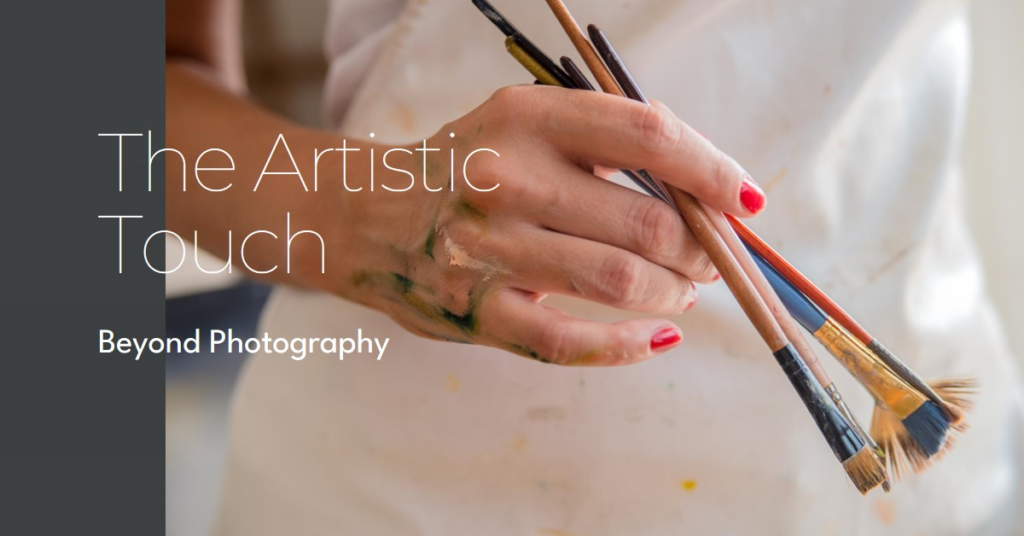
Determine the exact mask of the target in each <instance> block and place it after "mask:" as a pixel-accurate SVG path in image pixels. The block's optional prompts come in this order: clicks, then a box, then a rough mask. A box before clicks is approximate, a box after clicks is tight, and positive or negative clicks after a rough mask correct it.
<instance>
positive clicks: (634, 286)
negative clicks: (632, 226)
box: [599, 254, 645, 306]
mask: <svg viewBox="0 0 1024 536" xmlns="http://www.w3.org/2000/svg"><path fill="white" fill-rule="evenodd" d="M599 278H600V280H599V285H600V289H601V291H602V292H603V293H604V294H605V296H607V297H608V298H609V299H610V300H611V301H612V302H614V303H617V304H620V305H624V306H635V305H637V304H639V303H640V302H641V301H642V300H643V295H644V292H643V291H644V285H645V283H644V273H643V266H642V265H641V262H640V259H639V257H635V256H633V255H629V254H613V255H609V256H608V257H606V258H605V260H604V262H603V263H602V265H601V269H600V274H599Z"/></svg>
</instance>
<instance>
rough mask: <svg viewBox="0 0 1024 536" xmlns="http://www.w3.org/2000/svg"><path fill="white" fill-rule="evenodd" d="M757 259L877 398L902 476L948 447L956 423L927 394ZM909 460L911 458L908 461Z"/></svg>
mask: <svg viewBox="0 0 1024 536" xmlns="http://www.w3.org/2000/svg"><path fill="white" fill-rule="evenodd" d="M751 252H752V253H753V258H754V261H755V262H756V263H757V264H758V266H759V268H760V269H761V271H762V273H764V275H765V277H766V278H767V279H768V281H769V283H770V284H771V285H772V287H773V288H774V289H775V292H776V293H777V294H778V296H779V297H780V299H782V301H783V303H784V304H785V306H786V308H787V309H788V310H789V312H790V314H792V315H793V317H794V318H795V319H796V320H797V322H799V323H800V324H801V325H802V326H803V327H804V328H805V329H806V330H807V331H809V332H811V333H812V334H813V335H814V337H815V338H816V339H818V341H820V342H821V344H822V345H823V346H825V348H827V349H828V351H829V353H831V354H832V355H833V356H835V358H836V359H837V360H838V361H839V362H840V363H842V364H843V366H845V367H846V369H847V370H849V371H850V373H851V374H853V375H854V376H855V377H856V378H857V380H858V381H860V383H861V384H862V385H864V387H865V388H866V389H867V390H868V391H869V392H870V393H871V395H872V396H873V397H874V398H875V402H876V411H875V415H874V419H873V422H872V431H873V435H875V438H876V439H877V440H878V441H879V442H880V443H881V444H882V448H883V449H884V450H885V451H886V452H887V453H888V455H889V458H890V466H891V467H892V468H893V472H894V473H895V474H896V476H897V477H899V476H900V473H901V461H902V460H903V459H905V460H906V461H908V462H910V464H911V465H912V466H913V467H914V468H915V470H919V469H920V468H923V466H924V465H926V464H927V460H928V459H930V458H932V457H933V456H935V455H937V454H939V453H940V452H942V450H943V448H944V447H945V446H946V445H947V434H948V432H949V428H950V421H949V419H948V418H947V417H946V415H945V413H943V411H942V410H941V409H940V408H939V407H938V406H937V405H936V404H935V403H933V402H932V401H931V400H929V399H928V397H927V396H926V395H924V394H923V393H921V392H920V391H918V390H917V389H914V388H913V387H912V386H911V385H909V384H908V383H906V382H905V381H903V379H902V378H901V377H900V376H899V375H897V374H896V373H895V372H893V371H892V370H891V369H889V367H888V366H886V364H885V363H884V362H883V361H882V360H881V359H879V358H878V356H876V355H875V354H874V353H873V352H871V350H869V349H868V348H867V347H866V346H865V345H864V344H863V343H862V342H860V341H859V340H858V339H857V338H856V337H854V336H853V335H852V334H850V332H849V331H847V330H846V329H845V328H843V326H842V325H840V324H839V323H838V322H836V321H835V320H834V319H832V318H830V317H829V316H827V315H826V314H825V313H824V312H823V311H822V310H821V309H819V308H818V307H817V306H816V305H815V304H814V303H813V302H811V300H810V299H808V298H807V297H806V296H804V295H803V293H801V292H800V291H799V289H797V288H796V287H795V286H794V285H793V284H791V283H790V282H789V281H787V280H786V279H785V278H784V277H783V276H782V274H780V273H779V272H778V271H776V270H775V269H774V268H773V267H772V266H771V265H770V264H768V263H767V262H766V261H765V260H764V259H763V258H761V256H760V255H758V254H757V253H756V252H754V251H753V250H751ZM903 457H905V458H903Z"/></svg>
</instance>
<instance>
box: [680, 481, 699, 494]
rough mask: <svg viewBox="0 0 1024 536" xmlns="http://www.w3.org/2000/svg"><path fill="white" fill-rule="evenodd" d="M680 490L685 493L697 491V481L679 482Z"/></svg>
mask: <svg viewBox="0 0 1024 536" xmlns="http://www.w3.org/2000/svg"><path fill="white" fill-rule="evenodd" d="M679 489H681V490H683V491H693V490H695V489H697V481H696V480H680V481H679Z"/></svg>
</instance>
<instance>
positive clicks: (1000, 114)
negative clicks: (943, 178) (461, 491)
mask: <svg viewBox="0 0 1024 536" xmlns="http://www.w3.org/2000/svg"><path fill="white" fill-rule="evenodd" d="M242 3H243V5H244V7H243V35H244V43H245V59H246V72H247V76H248V81H249V88H250V91H251V93H252V96H253V98H254V99H255V100H256V101H258V102H260V103H261V104H262V105H263V106H265V107H267V108H269V109H271V110H273V111H275V112H278V113H280V114H282V115H285V116H287V117H290V118H292V119H293V120H295V121H297V122H299V123H302V124H305V125H309V126H321V125H322V119H321V93H322V86H323V80H324V76H325V73H326V68H327V65H326V62H325V60H324V54H323V52H322V40H323V31H324V28H323V26H324V23H325V21H326V20H327V1H326V0H300V1H295V0H290V1H289V0H243V2H242ZM971 9H972V19H973V20H972V31H973V40H974V53H973V65H974V74H973V79H972V97H971V102H970V107H969V113H968V120H967V124H966V131H965V136H964V144H963V155H962V158H963V163H964V168H965V177H967V200H968V213H969V217H970V220H971V225H972V228H973V230H974V231H975V236H976V238H977V244H978V247H979V249H980V250H981V253H982V256H983V258H984V260H985V262H986V272H987V273H986V275H987V278H988V288H989V294H990V295H991V296H992V298H993V299H994V301H995V302H996V304H997V306H998V308H999V310H1000V312H1001V313H1002V315H1003V320H1004V325H1005V326H1006V332H1007V335H1008V337H1009V339H1010V343H1011V345H1012V346H1013V348H1014V350H1015V352H1016V354H1017V355H1018V356H1024V331H1022V330H1017V329H1016V327H1017V326H1019V325H1021V322H1024V300H1022V299H1021V298H1022V297H1024V282H1022V281H1021V275H1022V274H1024V247H1021V246H1022V245H1024V242H1022V240H1021V239H1020V238H1019V236H1018V233H1019V231H1018V230H1017V227H1016V225H1015V224H1018V223H1020V222H1022V221H1024V217H1022V216H1021V214H1022V211H1024V171H1022V170H1024V33H1022V32H1020V28H1021V27H1022V26H1024V2H1022V1H1021V0H977V1H975V2H973V3H972V7H971ZM180 254H181V253H180V252H177V251H176V252H174V253H173V255H180ZM170 255H172V254H171V253H169V257H168V258H174V257H171V256H170ZM201 262H202V261H201ZM204 264H205V265H207V266H211V265H215V264H214V263H213V262H212V261H210V262H205V263H204ZM190 265H192V264H191V263H185V265H184V267H185V268H187V267H188V266H190ZM193 266H194V265H193ZM268 292H269V290H268V289H267V288H266V287H265V286H263V285H260V284H255V283H252V282H245V281H242V280H240V279H239V278H237V277H232V276H226V277H222V278H211V277H210V276H209V275H203V276H202V277H198V276H197V275H196V274H194V273H193V274H190V273H188V272H186V271H179V272H176V273H175V274H173V275H172V276H168V280H167V298H168V300H167V331H168V335H169V336H187V335H190V334H191V333H192V332H193V331H194V330H195V329H196V328H201V329H204V330H205V329H209V328H210V327H217V328H223V329H228V328H231V329H234V330H235V334H236V335H237V336H242V337H246V336H250V335H251V334H252V333H254V332H255V327H256V322H257V320H258V317H259V312H260V309H261V308H262V305H263V302H264V301H265V300H266V297H267V294H268ZM243 362H244V357H242V356H239V355H215V356H211V355H185V356H181V355H179V356H172V355H168V356H167V383H166V393H167V464H166V471H167V535H168V536H186V535H187V536H195V535H202V534H206V533H207V531H208V529H209V526H210V523H211V522H212V520H213V515H214V512H215V511H216V507H217V502H218V497H219V492H220V473H221V469H222V467H223V459H224V449H225V445H226V438H227V407H228V404H229V401H230V397H231V390H232V386H233V384H234V381H235V378H236V376H237V374H238V371H239V369H240V368H241V366H242V364H243Z"/></svg>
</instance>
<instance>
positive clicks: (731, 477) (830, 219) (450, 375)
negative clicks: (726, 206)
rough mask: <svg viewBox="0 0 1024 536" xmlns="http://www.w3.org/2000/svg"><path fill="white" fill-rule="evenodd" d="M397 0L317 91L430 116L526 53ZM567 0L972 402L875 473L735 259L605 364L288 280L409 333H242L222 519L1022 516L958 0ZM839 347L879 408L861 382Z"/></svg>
mask: <svg viewBox="0 0 1024 536" xmlns="http://www.w3.org/2000/svg"><path fill="white" fill-rule="evenodd" d="M341 3H342V4H345V3H346V2H343V1H342V2H341ZM495 3H496V5H497V7H498V8H499V9H500V10H502V11H503V12H504V13H505V14H506V15H508V16H509V17H510V18H511V19H512V20H513V21H514V22H515V23H516V24H517V25H518V26H519V27H520V29H522V30H523V31H524V32H526V33H527V34H528V35H530V36H531V38H533V39H534V41H536V42H537V44H538V45H539V46H540V47H541V48H542V49H544V50H546V51H547V52H548V53H549V54H550V55H552V56H556V57H557V56H558V55H561V54H563V53H569V52H571V51H572V47H571V45H570V43H569V42H568V40H567V39H566V38H565V37H564V35H563V33H562V31H561V30H560V28H559V27H558V26H557V23H556V22H555V21H554V19H553V17H552V16H551V15H550V14H549V12H548V10H547V7H546V5H545V4H544V2H542V1H540V0H533V1H521V0H514V1H513V0H505V1H500V0H496V2H495ZM391 4H392V5H395V6H396V12H398V10H399V8H401V9H400V13H399V14H398V19H397V21H395V22H394V23H393V24H389V25H381V26H379V27H377V30H376V31H375V32H373V35H372V36H371V37H368V39H374V40H376V41H375V42H376V43H379V44H380V48H379V53H376V54H372V55H369V56H364V57H368V58H371V59H373V62H372V66H371V64H370V63H369V62H368V63H367V68H368V73H367V75H366V76H365V77H364V78H361V79H360V83H359V84H358V85H357V86H356V85H354V84H353V81H352V80H351V79H345V80H339V78H344V77H340V76H337V75H335V76H334V77H333V78H332V79H331V86H333V89H332V87H329V88H328V94H331V92H332V91H334V92H338V91H341V92H342V93H346V92H345V91H344V90H338V89H337V87H336V86H338V85H339V84H341V85H344V84H348V85H349V87H351V88H352V90H353V93H351V100H350V102H351V103H350V104H346V105H345V106H340V107H339V106H332V104H331V103H328V104H327V108H328V111H329V114H330V117H331V119H332V120H334V121H339V122H341V123H340V124H339V125H338V129H339V131H340V132H342V133H344V134H346V135H348V136H351V137H365V136H367V134H368V133H370V132H374V133H376V135H377V139H378V140H381V139H383V140H389V141H393V142H411V141H416V140H422V139H423V138H424V137H426V136H429V135H431V134H432V133H433V132H434V131H435V130H437V129H438V128H440V126H441V125H443V124H444V123H445V122H447V121H450V120H452V119H454V118H457V117H458V116H460V115H462V114H464V113H465V112H467V111H469V110H470V109H472V108H473V107H475V106H476V105H478V104H479V103H480V102H481V101H483V100H484V99H486V98H487V97H488V96H489V95H490V93H491V92H492V91H494V90H495V89H497V88H499V87H501V86H504V85H510V84H518V83H529V82H531V80H530V79H529V77H528V76H527V75H526V74H525V72H523V71H522V70H521V68H520V67H519V66H518V65H517V64H516V63H515V62H514V61H513V60H512V59H511V58H509V57H507V56H506V54H505V51H504V47H503V44H502V36H501V34H500V33H499V32H498V31H497V30H496V29H495V28H494V27H493V26H491V24H490V23H488V22H487V21H486V20H485V19H484V18H483V17H482V16H481V15H479V14H478V13H477V11H476V10H475V9H474V8H473V6H472V4H471V3H470V2H469V1H468V0H420V1H416V2H410V3H408V5H406V6H404V8H403V7H402V6H400V4H401V2H392V3H391ZM570 6H571V7H572V9H573V10H574V12H575V14H576V15H577V18H578V19H579V20H580V21H581V22H583V23H586V22H595V23H597V24H598V25H600V26H601V27H602V28H603V29H604V30H605V31H606V32H607V33H608V35H609V36H610V37H611V39H612V40H613V42H615V44H616V46H617V47H618V48H619V49H620V52H621V53H622V54H623V56H624V58H625V60H626V61H627V63H628V64H629V65H630V66H631V68H632V70H633V71H634V75H635V76H636V78H637V79H638V80H639V81H640V82H641V84H642V86H643V87H644V89H645V91H646V92H647V94H648V95H649V96H650V97H652V98H657V99H660V100H662V101H664V102H665V103H667V104H668V105H669V106H670V107H671V108H673V110H674V111H675V112H676V113H677V114H678V115H679V116H680V117H682V118H683V119H684V120H686V121H687V122H689V123H690V124H691V125H693V126H694V127H695V128H697V129H698V130H700V131H701V132H703V133H704V134H705V135H707V136H708V137H709V138H710V139H711V140H713V141H714V142H715V143H716V144H717V145H718V146H719V147H720V148H722V149H723V150H725V151H726V152H728V153H729V154H730V155H732V156H733V157H735V158H736V159H737V160H738V161H739V162H740V163H742V165H743V166H744V167H745V168H746V169H747V170H749V171H750V172H751V173H752V174H753V175H754V177H755V178H757V179H758V180H759V182H760V184H761V185H762V186H763V187H764V188H765V190H766V191H767V192H768V197H769V208H768V210H767V211H766V212H765V213H764V214H763V215H762V216H760V217H758V218H756V219H755V220H754V221H752V223H751V225H752V226H753V227H754V228H755V229H756V230H757V231H758V232H759V233H761V235H762V236H763V237H764V238H765V239H767V240H768V241H769V242H770V243H772V244H773V245H775V246H776V247H777V248H778V249H779V250H780V251H781V253H782V254H783V255H785V256H786V257H787V258H788V259H790V260H791V261H792V262H793V263H795V264H796V265H797V266H799V267H800V268H801V269H803V270H804V271H805V273H807V274H808V275H809V276H810V277H811V279H812V280H814V281H815V282H817V283H818V284H819V285H821V286H822V287H823V288H824V289H825V290H826V291H827V292H828V293H829V294H830V295H832V296H833V297H834V298H835V299H837V300H838V301H839V302H840V303H841V304H842V305H844V306H845V308H846V309H847V310H848V311H850V312H851V313H853V315H854V316H855V317H857V318H859V319H861V321H862V322H863V323H864V324H865V325H866V326H867V327H868V329H869V330H871V331H872V333H873V334H875V335H876V336H878V337H879V339H880V340H882V341H883V342H884V343H885V344H886V345H887V346H889V348H890V349H892V350H893V351H894V352H896V353H897V354H898V355H899V356H901V357H902V358H903V359H904V360H905V361H906V362H907V363H908V365H910V366H911V367H913V368H914V369H916V370H917V371H918V372H920V373H921V374H922V375H923V376H925V377H927V378H932V377H939V376H953V375H963V374H969V375H974V376H977V377H978V378H979V379H980V380H981V382H982V386H983V391H982V394H981V396H980V397H979V398H978V400H977V406H976V408H975V409H974V411H973V413H972V414H971V417H970V418H971V423H972V427H971V429H970V430H969V432H968V433H967V434H966V435H965V436H964V437H963V438H961V439H960V441H959V442H958V444H957V445H956V448H955V449H954V450H953V451H952V453H951V454H950V455H949V456H947V457H946V458H945V459H944V460H942V461H941V463H939V464H938V465H937V466H936V467H934V468H933V469H931V470H930V471H928V472H927V473H925V474H923V475H920V476H914V477H911V478H909V479H906V480H904V481H903V482H899V483H897V485H896V486H895V489H894V491H893V492H892V493H891V494H889V495H884V494H882V493H881V492H880V491H877V490H876V491H875V492H874V493H872V494H871V495H870V496H868V497H867V498H863V497H861V496H860V495H859V494H858V493H857V491H856V490H855V489H854V487H853V486H852V485H851V484H850V483H849V482H848V480H847V477H846V475H845V473H844V471H843V470H842V468H841V466H840V464H839V463H838V462H837V461H836V459H835V458H834V456H833V455H832V453H831V451H830V450H829V449H828V447H827V446H826V444H825V442H824V441H823V440H822V438H821V437H820V434H819V432H818V431H817V429H816V428H815V426H814V424H813V422H812V420H811V418H810V417H809V416H808V414H807V412H806V411H805V409H804V408H803V405H802V404H801V402H800V400H799V399H798V398H797V397H796V395H795V394H794V393H793V391H792V388H791V387H790V385H789V382H788V380H787V379H786V378H785V376H784V375H783V374H782V372H781V371H780V370H779V369H778V366H777V365H776V364H775V361H774V359H773V358H772V356H771V354H770V353H769V352H768V351H767V349H766V348H765V347H764V345H763V343H762V342H761V341H760V340H759V339H758V337H757V335H756V333H755V331H754V330H753V328H752V327H751V326H750V324H749V322H748V321H747V320H746V319H745V318H744V317H743V315H742V313H741V311H740V309H739V307H738V306H737V305H736V303H735V302H734V300H733V299H732V297H731V296H730V295H729V293H728V291H727V289H726V288H725V286H724V285H722V284H717V285H714V286H712V287H710V288H703V289H701V301H700V303H699V304H698V306H697V308H696V309H694V310H693V311H691V312H689V313H687V314H685V315H683V316H680V317H678V318H676V319H674V320H675V321H677V322H678V323H679V324H680V325H681V327H682V329H683V331H684V334H685V340H684V341H683V344H682V345H681V346H680V347H678V348H677V349H675V350H673V351H671V352H669V353H667V354H666V355H664V356H662V357H660V358H658V359H655V360H652V361H650V362H647V363H644V364H641V365H637V366H632V367H625V368H615V369H577V368H560V367H556V366H549V365H544V364H541V363H537V362H534V361H530V360H526V359H523V358H520V357H516V356H513V355H510V354H506V353H503V352H501V351H498V350H492V349H487V348H482V347H474V346H460V345H454V344H446V343H440V342H432V341H426V340H423V339H419V338H416V337H414V336H412V335H409V334H407V333H405V332H404V331H403V330H402V329H401V328H399V327H398V326H397V325H395V324H394V323H393V322H392V321H390V319H388V318H387V317H386V316H384V315H383V314H381V313H378V312H376V311H372V310H368V309H365V308H363V307H360V306H358V305H355V304H352V303H348V302H345V301H342V300H340V299H338V298H335V297H332V296H329V295H326V294H318V293H312V292H304V291H298V290H294V289H288V288H281V289H278V290H277V291H276V292H275V295H274V296H273V298H272V299H271V301H270V303H269V305H268V306H267V309H266V311H265V313H264V318H263V321H262V326H261V331H263V330H265V331H268V332H269V333H270V334H271V335H272V336H274V337H300V336H330V335H335V336H338V335H341V336H346V334H350V333H352V332H354V331H355V329H356V328H362V330H363V332H364V333H367V334H370V335H371V336H375V337H381V338H383V337H391V343H390V345H389V347H388V350H387V353H386V355H385V357H384V358H383V360H381V361H379V362H378V361H374V359H373V358H371V357H368V356H350V357H348V358H347V359H345V360H344V361H342V362H339V361H338V360H337V358H336V357H335V356H330V355H313V356H311V357H308V358H307V359H306V360H304V361H302V362H293V361H291V360H290V359H289V358H288V357H287V356H281V355H257V356H254V357H253V358H252V359H251V360H250V362H249V363H248V365H247V368H246V370H245V372H244V374H243V377H242V379H241V380H240V383H239V386H238V390H237V393H236V397H235V400H234V405H233V410H232V429H231V440H230V447H229V455H228V463H227V472H226V478H225V485H224V496H223V504H222V511H221V516H220V522H219V526H218V531H219V533H220V534H223V535H245V536H260V535H284V534H289V535H291V534H295V535H328V534H330V535H335V534H359V535H362V534H374V535H375V534H399V535H412V534H430V535H464V534H465V535H505V534H509V535H531V536H544V535H549V536H550V535H576V536H583V535H633V534H637V535H640V534H644V535H646V534H657V535H660V534H666V535H667V534H701V535H703V534H782V535H799V534H815V535H817V534H825V535H847V534H870V533H886V534H889V533H891V534H900V535H909V534H928V535H940V534H990V533H993V534H998V533H1007V532H1010V533H1012V532H1014V530H1015V529H1014V527H1015V524H1016V522H1017V521H1016V519H1015V517H1014V513H1013V510H1014V509H1015V508H1016V507H1017V505H1018V502H1017V501H1018V498H1017V480H1018V475H1017V471H1018V468H1017V467H1018V461H1019V459H1020V452H1019V448H1018V444H1017V439H1018V438H1017V435H1018V434H1019V431H1020V430H1019V429H1020V421H1021V419H1020V410H1019V407H1018V403H1017V385H1016V380H1015V378H1016V370H1015V368H1014V366H1013V364H1012V361H1011V359H1010V356H1009V354H1008V351H1007V349H1006V346H1005V344H1004V342H1003V338H1002V335H1001V332H1000V328H999V324H998V321H997V319H996V317H995V315H994V312H993V309H992V307H991V306H990V304H989V302H988V300H987V298H986V297H985V294H984V288H983V283H982V279H981V275H980V274H981V272H980V269H979V265H978V263H977V262H976V260H975V258H974V254H973V249H972V246H971V243H970V239H969V235H968V232H967V229H966V227H965V225H964V223H963V218H962V215H961V210H960V206H959V203H960V189H961V185H960V181H961V177H960V176H959V175H958V167H957V162H956V161H955V155H956V153H957V147H958V143H959V140H958V132H959V129H960V127H961V119H962V116H963V111H964V101H965V96H966V91H967V87H966V86H967V81H968V70H967V69H968V66H967V60H968V49H967V46H968V37H969V36H968V35H967V25H966V21H965V6H964V5H962V4H961V3H958V2H950V1H945V0H937V1H908V0H861V1H849V0H844V1H840V0H804V1H798V0H730V1H722V0H691V1H687V2H681V1H676V0H633V1H626V2H624V1H620V0H615V1H611V0H609V1H588V2H584V1H582V0H576V1H571V2H570ZM335 24H337V21H335ZM329 31H330V30H329ZM375 46H376V45H375ZM375 50H376V49H375ZM572 56H573V57H574V58H575V57H576V55H575V53H573V54H572ZM581 65H582V63H581ZM335 74H336V73H335ZM345 100H346V103H348V102H349V98H348V97H345ZM973 180H983V178H981V177H979V178H974V179H973ZM328 270H330V267H328ZM552 303H554V304H556V305H560V306H564V307H565V308H567V309H568V310H569V311H570V312H571V313H573V314H577V315H582V316H587V317H590V318H598V319H621V318H625V317H626V316H627V313H622V312H618V311H613V310H610V309H607V308H603V307H598V306H594V305H591V304H586V303H583V302H577V301H573V300H569V299H564V298H562V299H554V298H553V299H552ZM815 347H816V348H819V347H817V346H815ZM820 353H821V358H822V359H823V360H825V361H826V364H827V365H828V367H829V369H830V371H832V375H833V376H834V377H835V378H836V380H837V382H838V383H839V385H840V387H841V389H842V392H843V393H844V395H845V397H846V398H847V400H848V402H849V404H850V406H851V407H852V408H853V410H854V411H855V412H857V413H858V415H860V416H861V417H862V420H863V422H864V423H865V424H867V423H868V422H869V419H870V411H871V402H870V399H869V397H868V396H867V394H866V393H865V392H864V390H863V389H860V388H859V386H858V385H857V384H856V383H855V382H854V381H853V380H851V379H850V377H849V376H848V375H847V374H846V373H845V372H844V371H842V369H841V368H840V367H838V366H834V365H835V363H834V362H832V361H831V358H830V357H829V356H827V354H825V353H824V351H820Z"/></svg>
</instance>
